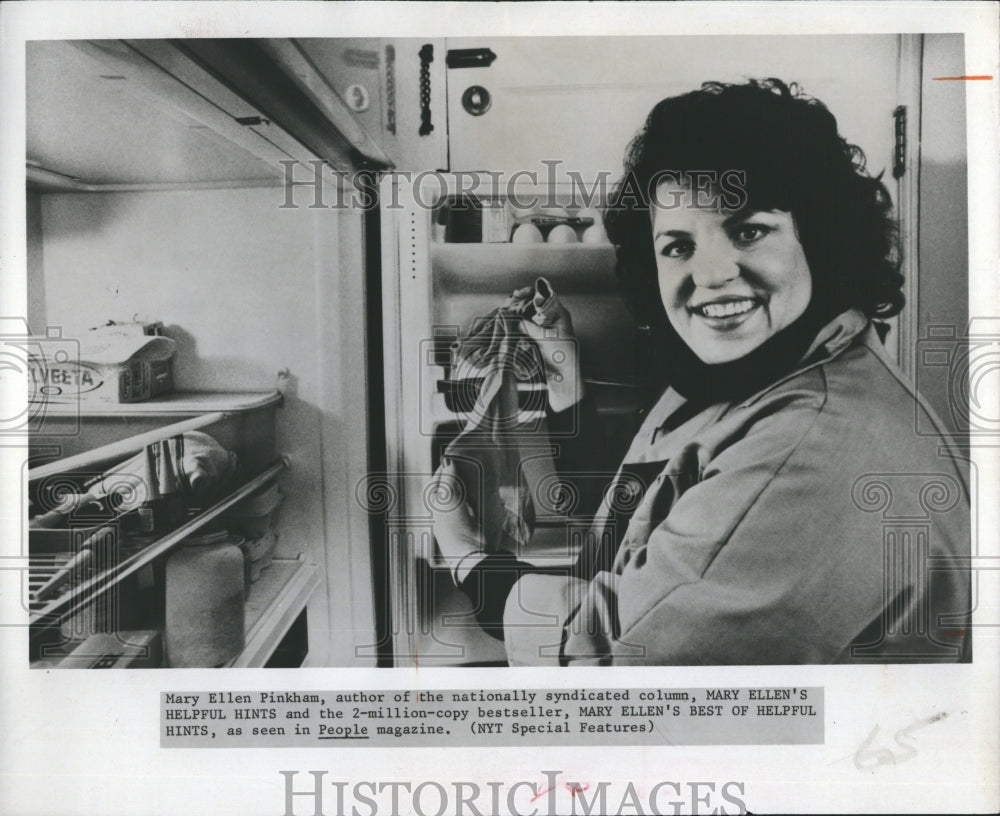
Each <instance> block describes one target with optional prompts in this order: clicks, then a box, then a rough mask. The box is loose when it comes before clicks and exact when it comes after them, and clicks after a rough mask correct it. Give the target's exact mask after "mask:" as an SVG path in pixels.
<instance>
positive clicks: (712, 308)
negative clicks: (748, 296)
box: [695, 300, 756, 317]
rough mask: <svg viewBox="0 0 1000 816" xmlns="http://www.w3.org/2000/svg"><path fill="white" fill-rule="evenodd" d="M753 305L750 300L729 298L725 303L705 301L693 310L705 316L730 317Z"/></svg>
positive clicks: (743, 311) (742, 312) (749, 308)
mask: <svg viewBox="0 0 1000 816" xmlns="http://www.w3.org/2000/svg"><path fill="white" fill-rule="evenodd" d="M755 305H756V304H755V303H754V301H752V300H729V301H726V302H725V303H705V304H703V305H702V306H698V307H697V308H696V309H695V311H696V312H697V313H698V314H701V315H704V316H705V317H732V316H733V315H739V314H744V313H746V312H749V311H750V310H751V309H752V308H753V307H754V306H755Z"/></svg>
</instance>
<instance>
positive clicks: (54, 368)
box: [29, 333, 176, 405]
mask: <svg viewBox="0 0 1000 816" xmlns="http://www.w3.org/2000/svg"><path fill="white" fill-rule="evenodd" d="M175 353H176V344H175V343H174V341H173V340H171V339H170V338H169V337H151V336H147V335H126V334H107V335H104V334H101V333H97V334H94V335H91V336H89V337H87V338H86V339H84V340H82V341H81V342H80V359H79V360H73V359H66V355H63V356H61V357H55V358H53V359H47V358H45V357H43V356H41V355H37V356H31V357H29V372H30V376H31V380H32V382H31V389H30V393H31V402H32V403H46V404H52V405H59V404H73V403H76V402H80V403H87V404H90V403H96V404H118V403H125V402H141V401H142V400H147V399H149V398H150V397H155V396H158V395H160V394H166V393H169V392H170V391H172V390H173V388H174V378H173V368H172V362H173V357H174V354H175Z"/></svg>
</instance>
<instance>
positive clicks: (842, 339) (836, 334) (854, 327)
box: [640, 309, 881, 436]
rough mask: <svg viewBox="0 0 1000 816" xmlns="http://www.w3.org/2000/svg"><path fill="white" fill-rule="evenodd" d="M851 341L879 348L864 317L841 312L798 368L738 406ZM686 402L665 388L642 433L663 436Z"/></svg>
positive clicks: (840, 350)
mask: <svg viewBox="0 0 1000 816" xmlns="http://www.w3.org/2000/svg"><path fill="white" fill-rule="evenodd" d="M855 342H864V343H865V344H866V345H874V346H881V343H880V342H879V339H878V336H877V335H876V333H875V330H874V329H873V328H872V326H871V322H870V321H869V320H868V318H867V317H866V316H865V314H864V313H863V312H861V311H860V310H858V309H848V310H847V311H844V312H841V313H840V314H839V315H837V316H836V317H835V318H834V319H833V320H831V321H830V322H829V323H827V324H826V325H825V326H824V327H823V328H822V329H820V330H819V332H817V334H816V339H815V340H813V342H812V343H811V344H810V346H809V348H808V349H807V351H806V353H805V354H804V355H803V356H802V359H801V360H800V362H799V365H798V366H796V367H795V368H794V369H793V370H792V371H790V372H789V373H788V374H786V375H785V376H784V377H781V378H780V379H778V380H775V381H774V382H773V383H770V384H769V385H767V386H766V387H765V388H762V389H761V390H760V391H757V392H756V393H755V394H753V395H752V396H750V397H748V398H747V399H745V400H743V401H742V402H741V403H739V405H740V406H745V405H752V404H753V403H754V402H755V401H757V400H758V399H760V398H761V397H763V396H764V395H765V394H767V393H768V392H769V391H771V390H772V389H774V388H776V387H777V386H779V385H781V384H782V383H784V382H786V381H787V380H789V379H791V378H792V377H795V376H798V375H799V374H801V373H802V372H803V371H806V370H808V369H810V368H813V367H815V366H818V365H822V364H823V363H826V362H828V361H830V360H832V359H834V358H835V357H837V356H839V355H840V354H842V353H843V352H844V351H845V350H846V349H848V348H850V346H851V345H853V344H854V343H855ZM686 402H687V400H686V399H685V398H684V397H682V396H681V395H680V394H678V393H677V392H676V391H675V390H674V389H673V388H667V390H666V391H665V392H664V393H663V396H661V397H660V399H659V400H658V401H657V403H656V405H655V406H654V407H653V409H652V410H651V411H650V412H649V417H648V419H647V422H646V423H644V430H645V429H648V432H649V433H650V434H652V431H654V430H658V431H659V433H658V434H655V435H654V436H660V435H661V434H662V433H663V430H662V429H663V426H664V425H665V424H666V422H667V420H668V419H669V418H670V416H671V415H672V414H673V413H674V412H675V411H677V410H679V409H680V408H681V407H682V406H683V405H684V404H685V403H686ZM716 409H717V411H718V412H719V413H722V412H724V411H725V410H726V407H725V406H717V407H716ZM640 433H641V432H640Z"/></svg>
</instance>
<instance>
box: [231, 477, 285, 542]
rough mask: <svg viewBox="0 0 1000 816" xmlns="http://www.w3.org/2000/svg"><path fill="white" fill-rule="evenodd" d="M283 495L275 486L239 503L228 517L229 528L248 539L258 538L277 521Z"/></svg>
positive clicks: (283, 498)
mask: <svg viewBox="0 0 1000 816" xmlns="http://www.w3.org/2000/svg"><path fill="white" fill-rule="evenodd" d="M284 500H285V495H284V494H283V493H282V492H281V491H280V490H279V489H278V485H277V484H272V485H270V486H269V487H266V488H264V489H263V490H259V491H257V492H256V493H254V494H252V495H250V496H248V497H247V498H246V499H244V500H243V501H242V502H240V503H239V504H238V505H237V506H236V507H235V508H234V509H233V510H232V511H231V513H230V515H229V526H230V527H231V528H232V529H233V530H234V531H236V532H238V533H239V534H240V535H242V536H245V537H246V538H248V539H252V538H260V537H261V536H262V535H264V534H265V533H266V532H267V531H268V530H270V529H271V526H272V525H273V524H274V522H275V521H276V519H277V511H278V508H279V507H280V506H281V503H282V502H283V501H284Z"/></svg>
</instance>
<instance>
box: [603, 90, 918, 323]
mask: <svg viewBox="0 0 1000 816" xmlns="http://www.w3.org/2000/svg"><path fill="white" fill-rule="evenodd" d="M665 171H669V172H670V173H672V174H677V175H678V176H680V175H688V176H689V174H690V173H691V172H692V171H704V172H706V173H710V174H715V175H714V176H710V177H709V178H715V179H717V180H719V179H723V182H722V186H723V188H725V186H726V184H725V180H724V174H727V173H728V174H729V176H728V178H729V179H730V180H731V179H732V178H733V175H732V174H733V171H741V172H742V173H745V176H741V177H740V180H741V181H742V182H743V185H742V186H743V190H744V191H745V193H746V206H748V207H751V208H753V209H759V210H772V209H777V210H783V211H786V212H791V213H792V215H793V216H794V218H795V223H796V227H797V229H798V233H799V240H800V242H801V244H802V247H803V250H804V251H805V255H806V260H807V261H808V263H809V268H810V270H811V272H812V277H813V301H814V302H820V303H823V304H824V310H825V311H826V312H827V313H837V312H840V311H842V310H843V309H846V308H849V307H852V306H853V307H856V308H859V309H861V310H862V311H864V312H865V314H867V315H868V316H869V317H882V318H884V317H891V316H892V315H895V314H897V313H898V312H899V311H900V309H902V307H903V303H904V297H903V293H902V291H901V288H902V285H903V276H902V275H901V274H900V271H899V268H900V256H899V242H898V238H897V235H898V233H897V227H896V222H895V220H894V219H893V217H892V214H891V210H892V202H891V199H890V197H889V192H888V190H887V189H886V187H885V185H884V184H883V183H882V181H881V175H879V176H877V177H874V178H873V177H872V176H871V175H870V174H869V173H868V172H867V171H866V169H865V156H864V153H863V152H862V151H861V149H860V148H859V147H857V146H856V145H852V144H849V143H848V142H847V141H846V140H845V139H844V138H842V137H841V136H840V135H839V133H838V132H837V120H836V119H835V118H834V116H833V114H832V113H830V111H829V110H827V108H826V107H825V106H824V105H823V103H821V102H819V101H818V100H816V99H813V98H811V97H809V96H807V95H805V94H804V93H802V92H801V90H800V89H799V88H798V86H797V85H795V84H794V83H793V84H791V85H786V84H785V83H784V82H782V81H781V80H779V79H773V78H772V79H763V80H751V81H749V82H747V83H745V84H724V83H719V82H706V83H705V84H704V85H702V86H701V89H700V90H697V91H692V92H690V93H686V94H683V95H680V96H674V97H670V98H667V99H664V100H663V101H661V102H659V103H658V104H657V105H656V106H655V107H654V108H653V110H652V111H651V112H650V114H649V116H648V117H647V119H646V123H645V125H644V126H643V128H642V129H641V130H640V131H639V133H638V134H637V135H636V136H635V138H634V139H633V140H632V142H631V144H630V145H629V147H628V150H627V152H626V155H625V174H624V176H623V177H622V179H621V181H619V182H618V184H617V185H616V186H615V189H614V191H613V192H612V195H611V197H610V199H609V202H608V208H607V211H606V213H605V226H606V228H607V232H608V236H609V237H610V238H611V241H612V243H614V244H615V245H616V247H617V252H618V276H619V279H620V281H621V284H622V287H623V289H624V293H625V297H626V300H627V301H628V302H629V304H630V305H631V307H632V309H633V311H634V312H635V314H636V316H637V317H638V319H639V320H640V321H641V322H644V323H648V324H650V325H652V326H654V327H656V326H659V325H662V324H663V323H664V322H665V321H666V315H665V314H664V312H663V308H662V305H661V302H660V294H659V288H658V286H657V276H656V259H655V255H654V251H653V239H652V230H651V228H650V213H649V200H650V196H651V195H653V194H654V193H655V190H651V189H650V187H651V186H653V187H654V188H655V183H656V180H657V177H659V178H662V174H663V173H664V172H665ZM651 182H652V184H651ZM716 189H717V190H718V185H717V186H716ZM818 299H819V300H818Z"/></svg>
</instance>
